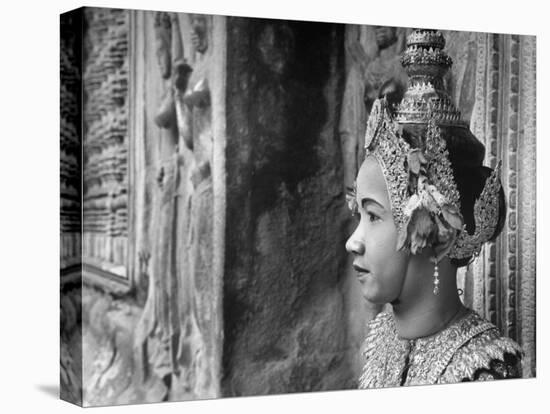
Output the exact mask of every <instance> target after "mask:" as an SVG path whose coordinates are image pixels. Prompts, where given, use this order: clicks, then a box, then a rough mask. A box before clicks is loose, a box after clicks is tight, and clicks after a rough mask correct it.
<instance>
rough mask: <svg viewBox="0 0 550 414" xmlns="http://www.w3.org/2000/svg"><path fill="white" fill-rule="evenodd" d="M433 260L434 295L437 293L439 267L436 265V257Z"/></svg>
mask: <svg viewBox="0 0 550 414" xmlns="http://www.w3.org/2000/svg"><path fill="white" fill-rule="evenodd" d="M434 262H435V264H434V295H437V294H438V293H439V267H438V266H437V259H436V260H435V261H434Z"/></svg>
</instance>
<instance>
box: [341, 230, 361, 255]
mask: <svg viewBox="0 0 550 414" xmlns="http://www.w3.org/2000/svg"><path fill="white" fill-rule="evenodd" d="M346 250H347V251H348V253H353V254H356V255H359V256H362V255H363V254H364V253H365V245H364V244H363V242H361V241H360V240H359V239H358V238H357V237H356V236H355V233H353V234H352V235H351V237H350V238H349V239H348V241H347V242H346Z"/></svg>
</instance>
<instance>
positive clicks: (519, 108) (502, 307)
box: [448, 32, 536, 376]
mask: <svg viewBox="0 0 550 414" xmlns="http://www.w3.org/2000/svg"><path fill="white" fill-rule="evenodd" d="M460 36H464V34H462V33H460V32H451V33H449V35H448V38H449V39H450V43H451V44H456V45H460V43H461V42H460V41H459V40H460V39H459V37H460ZM469 36H470V39H469V40H467V41H465V42H464V41H463V42H462V45H463V46H462V48H463V49H462V51H461V50H460V47H457V48H455V51H456V54H457V56H470V59H473V58H472V57H473V56H475V71H472V70H466V71H464V73H465V75H464V76H462V77H461V74H460V73H456V72H454V73H453V76H454V78H453V79H451V83H452V84H453V86H454V88H455V91H457V93H458V96H455V98H456V99H457V100H460V101H461V102H464V103H465V104H466V105H465V113H468V112H471V122H470V125H471V129H472V131H473V132H474V134H475V135H476V136H477V137H478V138H479V139H480V140H481V141H482V142H483V143H484V144H485V148H486V153H485V164H486V165H489V166H494V165H495V164H496V162H497V160H502V162H503V168H502V175H501V181H502V184H503V187H504V191H505V194H506V204H507V213H506V222H505V226H504V230H503V232H502V233H501V236H500V237H499V239H498V240H497V241H496V242H495V243H489V244H488V245H486V246H485V247H484V249H483V251H482V254H481V255H480V257H479V258H478V259H477V260H476V261H475V262H474V263H473V264H472V265H470V266H469V268H468V269H467V270H466V272H465V275H464V277H465V280H464V290H465V298H464V299H465V302H466V303H467V304H468V305H470V306H472V307H473V308H474V309H476V310H477V311H479V312H481V313H482V314H483V315H485V316H486V317H487V319H489V320H490V321H492V322H493V323H495V324H496V325H497V326H498V327H499V328H500V329H501V331H502V332H503V334H505V335H507V336H510V337H511V338H513V339H515V340H517V341H518V342H519V343H520V344H521V345H522V346H523V348H524V351H525V352H526V354H525V358H524V360H523V370H524V372H523V375H524V376H533V375H534V374H535V334H534V328H535V236H534V235H535V181H536V180H535V156H536V154H535V140H536V135H535V116H536V113H535V67H536V66H535V51H534V43H535V41H534V38H533V37H530V36H517V35H495V34H485V33H471V34H469ZM472 39H475V46H476V47H475V50H476V53H475V54H474V53H473V51H472V45H473V43H472ZM451 56H452V57H453V59H455V60H456V59H457V58H456V57H455V56H453V55H451ZM468 73H470V75H468ZM472 84H473V85H475V88H474V90H475V100H474V102H473V106H470V107H469V106H468V105H467V102H468V101H469V99H463V98H462V97H461V96H460V91H464V90H466V86H467V85H472ZM461 109H463V108H461Z"/></svg>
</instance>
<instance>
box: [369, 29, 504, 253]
mask: <svg viewBox="0 0 550 414" xmlns="http://www.w3.org/2000/svg"><path fill="white" fill-rule="evenodd" d="M444 45H445V39H444V38H443V35H442V34H441V33H440V32H438V31H435V30H424V29H417V30H415V31H413V33H412V34H411V35H410V36H409V38H408V42H407V50H406V51H405V53H404V55H403V57H402V64H403V66H404V67H405V69H406V71H407V74H408V75H409V86H408V89H407V92H406V93H405V96H404V98H403V100H402V101H401V103H400V104H399V105H398V106H397V108H396V111H395V113H394V114H392V112H391V111H390V108H389V106H388V103H387V101H386V99H385V98H382V99H379V100H377V101H376V102H375V103H374V105H373V108H372V111H371V114H370V116H369V120H368V123H367V131H366V137H365V151H366V156H374V157H375V158H376V159H377V160H378V163H379V165H380V167H381V169H382V172H383V175H384V177H385V179H386V183H387V187H388V193H389V198H390V202H391V208H392V213H393V218H394V221H395V223H396V226H397V228H398V231H399V240H398V246H397V247H398V249H402V248H404V249H409V250H410V251H411V252H412V253H413V254H416V253H418V252H420V250H422V248H424V247H425V246H426V245H429V244H432V243H435V242H437V241H444V240H450V238H454V243H453V244H452V245H451V246H452V247H451V249H450V250H449V251H448V252H447V253H446V254H447V255H448V256H449V257H451V258H456V259H463V258H467V257H471V256H472V255H477V254H478V253H479V251H480V249H481V246H482V244H483V243H485V242H486V241H488V240H489V239H490V238H491V236H492V235H493V233H494V231H495V229H496V226H497V223H498V217H499V211H498V208H499V191H500V188H501V185H500V181H499V174H500V164H499V165H498V166H497V168H496V169H495V170H494V171H493V172H492V174H491V176H490V177H489V178H488V179H487V180H486V182H485V186H484V188H483V191H482V193H481V195H480V198H479V199H478V200H477V201H476V203H475V206H474V216H475V231H474V234H472V235H470V234H469V233H468V232H467V231H466V227H465V225H464V220H463V218H462V215H461V213H460V195H459V192H458V189H457V186H456V183H455V180H454V176H453V172H452V168H451V162H450V160H449V153H448V150H447V144H446V141H445V139H444V138H443V137H442V134H441V130H440V126H452V127H460V128H466V124H465V123H464V122H463V121H462V120H461V118H460V112H459V111H458V110H457V109H456V108H455V107H454V105H453V103H452V101H451V99H450V98H449V96H448V95H447V93H446V92H445V91H444V90H443V81H442V77H443V75H444V73H445V72H446V71H447V70H448V68H449V67H450V66H451V64H452V61H451V59H450V58H449V57H448V56H447V54H446V53H445V52H444V51H443V50H442V49H443V47H444ZM405 124H424V125H427V130H426V135H425V137H424V138H423V140H421V142H420V143H419V146H418V148H413V147H412V146H411V145H410V144H409V143H408V142H407V141H406V140H405V139H404V138H403V136H402V133H401V128H402V126H403V125H405Z"/></svg>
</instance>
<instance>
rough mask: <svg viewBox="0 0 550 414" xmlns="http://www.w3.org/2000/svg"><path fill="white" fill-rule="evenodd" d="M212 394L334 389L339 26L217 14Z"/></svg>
mask: <svg viewBox="0 0 550 414" xmlns="http://www.w3.org/2000/svg"><path fill="white" fill-rule="evenodd" d="M227 33H228V56H227V59H228V61H227V99H228V100H227V114H226V115H227V151H226V156H227V159H226V162H227V223H228V224H227V227H226V254H225V257H226V265H225V273H224V294H223V299H224V307H223V317H224V351H223V372H224V377H223V379H222V389H223V395H228V396H229V395H234V396H237V395H257V394H260V395H261V394H270V393H283V392H303V391H314V390H328V389H343V388H351V387H353V386H354V378H353V375H352V369H351V367H350V365H349V360H348V353H349V350H350V349H349V348H350V347H349V343H348V332H347V324H346V312H347V310H348V309H346V306H347V301H346V291H345V277H344V276H345V274H344V265H345V261H346V254H345V251H344V241H345V237H346V224H347V221H346V220H347V213H346V208H345V201H344V200H345V198H344V187H343V169H342V160H341V150H340V144H339V139H338V133H337V131H338V123H339V113H340V102H341V99H342V90H343V89H342V88H343V80H344V64H343V63H344V54H343V40H344V38H343V36H344V27H343V26H340V25H332V24H322V23H305V22H283V21H272V20H256V19H242V18H228V23H227Z"/></svg>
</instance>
